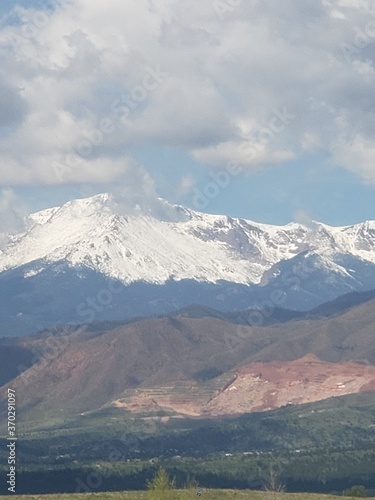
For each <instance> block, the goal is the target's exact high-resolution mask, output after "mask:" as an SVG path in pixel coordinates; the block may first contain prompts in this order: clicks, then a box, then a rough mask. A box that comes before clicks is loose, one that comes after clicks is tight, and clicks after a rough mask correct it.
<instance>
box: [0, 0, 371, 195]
mask: <svg viewBox="0 0 375 500" xmlns="http://www.w3.org/2000/svg"><path fill="white" fill-rule="evenodd" d="M223 1H225V0H223ZM54 4H55V5H54V9H48V10H38V8H36V7H33V8H31V7H30V8H25V7H22V8H21V7H17V8H16V9H15V10H14V12H13V18H12V19H13V21H12V24H4V22H3V24H2V25H1V27H0V43H1V49H0V56H1V58H2V61H3V62H2V80H1V83H0V95H1V97H0V126H3V127H6V129H7V130H6V134H5V133H3V135H0V151H1V153H0V183H1V184H3V185H18V184H33V183H34V184H59V183H60V184H62V183H66V184H72V183H101V184H105V183H114V182H116V181H117V180H118V179H123V178H124V177H126V176H127V177H128V179H131V178H133V179H135V178H136V175H133V174H132V173H131V172H132V171H133V170H137V169H138V168H139V166H138V165H137V164H136V163H135V162H134V161H133V160H132V158H131V154H130V151H131V150H132V149H133V150H134V149H137V148H140V147H146V146H143V145H147V144H150V143H152V144H157V145H159V146H160V147H172V148H178V149H180V150H181V151H184V152H185V153H188V154H189V155H190V156H191V157H192V158H193V159H194V160H196V161H198V162H200V163H204V164H209V165H217V166H224V165H225V164H227V163H228V162H230V161H235V162H237V163H239V164H240V165H241V166H242V167H243V168H244V169H245V170H247V171H249V172H252V171H256V170H259V169H260V168H264V167H267V166H268V165H276V164H279V163H284V162H286V161H288V160H290V159H292V158H297V159H298V154H300V152H303V153H309V154H314V153H316V152H319V151H321V152H322V151H323V152H324V153H326V154H328V155H330V156H331V158H332V161H333V162H334V163H335V164H336V165H337V166H339V167H342V168H345V169H348V170H350V171H352V172H355V173H356V174H357V175H358V176H360V177H361V178H362V179H364V181H365V182H372V180H373V170H372V166H371V165H373V155H374V148H375V97H374V93H373V88H374V83H375V71H374V62H375V13H373V12H372V10H371V3H370V2H366V1H363V2H361V3H360V5H361V6H360V5H359V4H358V2H355V1H354V0H340V1H333V0H301V1H300V2H296V1H294V0H293V1H292V0H285V1H283V2H280V1H279V0H269V1H267V2H263V1H261V0H253V1H249V2H240V3H239V5H238V6H237V7H231V8H228V9H226V10H225V12H223V13H222V14H221V15H219V13H218V11H217V9H216V10H215V2H213V1H212V0H199V1H198V0H194V1H193V2H191V3H183V2H178V1H177V0H165V1H163V2H157V1H155V0H128V1H127V2H123V1H122V0H108V1H107V2H105V3H103V2H99V3H98V2H96V3H95V2H92V1H91V0H70V1H69V2H57V1H55V2H54ZM228 5H229V4H228ZM14 19H16V20H17V22H15V21H14ZM371 23H372V24H371ZM348 47H349V49H348ZM283 109H287V110H288V113H290V114H292V115H293V116H294V118H293V120H289V122H288V123H284V124H280V122H278V123H275V121H272V120H273V118H274V117H275V110H279V111H280V110H283ZM343 123H345V125H343ZM281 125H284V126H283V127H282V126H281ZM273 126H275V127H276V128H272V127H273ZM265 129H270V130H271V131H272V132H273V136H272V137H271V136H270V134H268V136H267V135H266V132H264V130H265ZM254 151H255V152H256V154H255V153H254ZM57 164H58V165H60V166H61V165H62V166H63V167H65V174H64V175H60V176H59V175H58V174H56V165H57ZM63 167H61V168H63ZM150 172H151V175H152V167H150ZM141 177H142V179H143V180H144V181H145V179H144V177H143V176H141ZM138 180H140V179H138ZM134 182H135V181H134ZM146 184H147V183H146ZM134 187H135V188H137V186H135V185H134ZM184 189H185V188H184Z"/></svg>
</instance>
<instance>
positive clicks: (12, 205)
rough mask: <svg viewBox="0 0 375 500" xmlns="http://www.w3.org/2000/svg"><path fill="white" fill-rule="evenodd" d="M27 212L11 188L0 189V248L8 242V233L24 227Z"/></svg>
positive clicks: (10, 233)
mask: <svg viewBox="0 0 375 500" xmlns="http://www.w3.org/2000/svg"><path fill="white" fill-rule="evenodd" d="M27 214H28V210H27V207H26V206H25V204H24V203H23V202H21V201H20V200H19V198H18V197H17V196H16V194H15V193H14V191H13V190H12V189H2V190H0V249H1V248H3V247H4V246H5V245H6V244H7V243H8V241H9V236H10V235H12V234H16V233H19V232H20V231H23V230H24V229H25V228H26V225H27Z"/></svg>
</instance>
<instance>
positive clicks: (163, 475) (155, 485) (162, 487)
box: [147, 467, 174, 500]
mask: <svg viewBox="0 0 375 500" xmlns="http://www.w3.org/2000/svg"><path fill="white" fill-rule="evenodd" d="M173 488H174V480H171V479H170V477H169V476H168V472H167V471H166V470H165V469H163V468H162V467H160V468H159V469H158V470H157V472H156V474H155V476H154V477H153V478H152V480H151V481H149V482H148V483H147V490H148V495H147V496H148V498H150V499H152V500H169V499H171V500H172V499H173V492H172V490H173Z"/></svg>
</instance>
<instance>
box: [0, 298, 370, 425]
mask: <svg viewBox="0 0 375 500" xmlns="http://www.w3.org/2000/svg"><path fill="white" fill-rule="evenodd" d="M374 324H375V300H371V301H369V302H366V303H364V304H361V305H360V306H356V307H353V308H351V309H349V310H348V311H346V312H344V313H343V314H340V315H338V316H335V317H331V318H326V319H318V318H317V319H302V320H294V321H290V322H287V323H284V324H279V325H271V326H267V327H258V328H256V327H248V326H244V325H235V324H232V323H229V322H227V321H223V320H220V319H217V318H210V317H205V318H197V319H195V318H187V317H184V316H179V317H174V318H173V317H165V318H155V319H145V320H140V321H136V322H134V323H131V324H128V325H124V326H118V327H116V328H114V329H112V330H103V331H90V330H89V329H87V328H80V329H78V330H76V331H75V330H74V329H73V330H71V331H70V332H68V333H66V334H64V332H63V333H62V334H61V335H60V336H58V335H57V336H54V337H51V336H50V335H48V334H47V333H48V332H46V333H45V334H43V335H33V336H30V337H25V338H23V339H21V340H20V341H19V342H20V344H19V345H20V346H22V347H23V348H25V349H27V350H29V351H32V352H33V351H34V352H40V353H41V357H40V360H39V362H38V363H37V364H35V365H34V366H33V367H31V368H29V369H26V371H25V372H24V373H22V374H21V375H20V376H19V377H17V378H16V379H14V380H13V381H12V387H13V388H15V389H16V391H17V395H18V401H19V403H18V409H19V414H20V418H21V417H22V418H31V417H37V416H40V415H41V414H43V415H45V416H56V415H62V413H61V412H62V411H63V412H64V413H66V414H72V413H73V414H75V413H79V412H86V411H92V410H95V409H98V408H100V407H101V406H103V405H107V404H111V403H113V402H114V401H116V400H119V399H121V398H123V397H128V396H129V394H130V395H131V394H134V391H138V393H142V391H146V392H147V391H148V393H149V394H150V390H151V394H153V392H152V391H157V392H158V393H159V395H160V387H162V388H164V389H163V391H164V393H163V394H165V387H166V386H167V387H169V391H170V393H171V394H172V393H175V392H176V390H175V389H176V387H179V388H181V387H182V386H185V387H193V386H195V385H196V384H197V391H198V392H197V397H198V398H201V397H203V396H204V397H206V396H207V394H211V395H213V394H214V393H215V391H217V390H219V391H222V390H223V388H225V387H226V386H227V385H228V383H232V382H233V380H232V379H234V378H235V377H236V373H237V374H238V373H242V371H243V370H245V371H246V365H249V364H252V363H261V362H268V363H269V362H276V361H278V362H280V363H282V364H285V368H283V370H284V371H285V372H287V371H288V370H287V368H288V366H287V363H288V362H291V361H293V360H301V358H303V357H304V356H306V355H315V356H316V357H318V358H319V359H320V360H321V361H324V362H326V363H337V364H338V367H336V368H335V372H334V373H335V377H336V379H335V380H336V382H337V383H339V382H340V383H341V384H344V385H345V386H347V388H349V389H350V387H351V385H350V384H351V382H350V381H351V380H355V379H356V378H357V375H358V374H360V377H359V375H358V380H357V382H358V381H359V380H360V379H361V384H360V386H357V385H355V384H354V386H353V387H352V389H350V390H353V392H356V391H358V390H365V389H366V387H367V389H366V390H371V388H372V385H371V383H372V382H371V381H372V380H373V377H374V375H375V372H374V368H373V366H372V367H371V366H370V365H374V364H375V347H374V345H375V344H374V337H375V332H374ZM43 353H44V355H43ZM310 361H311V360H309V359H307V360H306V359H305V361H304V362H303V363H302V362H301V363H302V365H303V368H302V372H304V373H305V375H306V378H309V377H308V373H309V368H308V366H309V363H310ZM348 361H352V362H355V363H356V366H355V367H354V368H353V370H354V371H350V370H352V369H350V370H349V372H350V373H349V372H348V371H347V367H345V366H344V365H343V366H342V367H340V366H339V364H342V363H345V362H348ZM310 364H311V363H310ZM302 365H301V366H302ZM259 366H260V365H259ZM259 366H258V368H257V370H258V371H259V369H260V368H259ZM322 366H323V365H322ZM289 368H290V367H289ZM330 369H331V368H330ZM340 370H341V372H340ZM355 370H357V371H358V373H357V372H356V371H355ZM370 372H371V373H370ZM345 374H346V375H345ZM349 375H350V377H349V379H348V378H347V376H349ZM314 376H315V375H314ZM340 376H342V377H344V376H345V377H346V379H345V380H344V379H343V378H342V377H341V379H340ZM245 378H246V377H245ZM250 378H251V377H250ZM292 378H293V377H292ZM231 380H232V382H231ZM249 380H250V379H249ZM332 380H333V379H332ZM245 382H246V381H245ZM250 382H251V380H250ZM250 382H249V383H250ZM290 382H291V380H290ZM336 382H335V383H336ZM247 383H248V382H246V383H245V386H246V384H247ZM181 384H182V385H181ZM184 384H185V385H184ZM186 384H187V386H186ZM330 384H331V381H329V380H328V381H327V384H326V386H325V387H322V392H321V394H320V397H321V399H323V398H325V397H329V396H332V395H337V394H339V393H343V389H344V388H340V387H339V386H338V385H337V384H336V385H335V386H334V387H333V388H332V390H331V392H329V391H328V389H327V387H329V386H330ZM366 384H367V386H366ZM331 385H332V384H331ZM301 387H302V386H301ZM318 388H319V384H317V390H318ZM284 389H285V388H284ZM5 390H6V386H4V387H3V388H2V389H0V397H1V400H2V402H4V401H5V396H6V391H5ZM178 390H180V389H178ZM186 390H187V393H189V394H190V392H191V391H190V389H186ZM258 390H259V391H262V390H264V391H266V392H268V391H269V388H268V386H267V383H262V384H260V385H259V384H258V385H257V392H258ZM124 391H125V392H124ZM126 391H133V392H132V393H129V392H126ZM207 391H208V392H207ZM210 391H211V392H210ZM277 391H278V392H280V393H282V388H281V387H278V388H277ZM167 392H168V391H167ZM245 392H246V391H245ZM302 392H303V391H302ZM305 392H306V391H305ZM318 392H319V391H318ZM192 393H194V390H192ZM292 393H293V392H292ZM292 393H289V392H287V393H285V398H288V397H289V395H290V394H292ZM344 393H345V391H344ZM305 395H308V393H307V392H306V394H305ZM259 397H261V396H259ZM295 397H297V396H296V395H295ZM285 398H284V399H285ZM314 398H315V399H316V398H318V399H319V394H318V396H314ZM154 399H155V398H154ZM284 399H282V401H284ZM222 404H223V403H222V402H220V405H222ZM269 406H270V405H269ZM231 412H235V409H233V408H232V410H231Z"/></svg>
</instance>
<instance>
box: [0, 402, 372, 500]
mask: <svg viewBox="0 0 375 500" xmlns="http://www.w3.org/2000/svg"><path fill="white" fill-rule="evenodd" d="M159 417H160V416H156V415H155V416H154V417H153V418H149V416H148V417H147V418H145V417H144V416H142V415H138V416H137V418H134V416H132V415H128V414H126V413H124V412H123V411H121V410H115V409H105V410H103V411H101V412H95V413H92V414H87V415H84V416H77V417H75V418H72V419H63V420H62V421H52V420H50V421H49V425H48V426H46V425H45V423H43V422H39V423H38V422H34V423H33V422H28V423H27V425H26V424H24V423H22V422H20V424H19V426H18V441H17V486H18V487H17V492H18V493H20V494H21V493H22V494H34V495H35V494H40V493H45V494H47V493H50V494H53V493H57V492H66V493H72V494H74V493H91V492H94V493H97V494H99V498H106V497H105V496H103V495H104V493H100V492H101V491H103V492H106V491H122V490H126V491H134V490H145V489H146V488H147V484H148V483H149V481H150V480H152V478H153V477H154V475H155V473H156V471H157V470H158V469H159V468H160V467H163V468H165V469H166V470H167V472H168V474H169V476H170V477H172V478H175V480H176V482H175V486H176V487H177V488H183V487H184V486H185V485H186V484H187V483H188V478H194V480H195V481H197V484H199V485H200V486H203V487H205V488H208V490H207V492H206V498H210V497H209V496H207V495H208V492H209V489H210V488H215V491H216V494H217V492H218V490H219V489H229V488H235V489H237V490H238V493H237V497H238V498H252V497H249V496H248V497H246V496H245V497H243V496H242V497H241V496H238V495H240V494H246V495H250V493H249V492H247V493H246V492H245V491H244V490H248V489H249V488H250V489H252V490H261V489H262V488H264V485H265V483H266V481H267V476H268V474H269V471H270V470H274V471H276V473H277V476H278V478H279V479H280V481H281V482H282V483H283V484H284V485H285V489H286V491H288V492H299V491H304V492H311V493H312V492H316V493H319V492H321V493H331V494H341V493H342V492H343V490H345V489H348V488H351V487H353V486H356V485H363V486H364V487H365V488H366V491H367V494H369V495H373V494H374V491H375V424H374V422H375V404H374V393H362V394H360V395H357V396H348V397H342V398H332V399H330V400H326V401H321V402H318V403H312V404H308V405H302V406H299V407H293V406H290V407H284V408H282V409H280V410H276V411H270V412H263V413H254V414H249V415H243V416H241V417H237V418H231V419H217V420H209V419H207V420H202V419H190V420H185V419H176V418H170V420H169V421H168V422H167V423H163V421H162V419H160V418H159ZM6 449H7V448H6V440H5V436H4V434H3V438H2V439H1V438H0V481H1V483H0V494H2V495H5V494H7V490H6V488H5V485H6V473H7V467H6V466H5V464H6V458H7V457H6V453H7V452H6ZM239 490H242V491H239ZM142 494H143V495H145V493H142V491H140V492H139V493H137V494H135V493H134V494H132V495H133V497H132V496H126V494H125V493H124V494H122V495H123V496H117V497H116V496H112V497H108V498H143V497H142ZM223 494H224V493H223ZM251 494H252V493H251ZM113 495H119V493H113ZM128 495H129V494H128ZM134 495H138V496H134ZM176 495H182V496H176V497H174V498H185V497H184V496H183V495H186V492H184V491H181V492H179V493H176ZM353 496H359V495H353ZM12 498H16V497H15V496H12ZM30 498H32V497H30ZM34 498H38V497H34ZM44 498H47V497H43V499H44ZM51 498H53V497H51ZM55 498H56V497H55ZM62 498H74V496H73V497H69V496H67V497H62ZM83 498H84V497H83ZM86 498H89V497H86ZM92 498H98V497H95V496H92ZM164 498H165V497H164ZM215 498H220V497H219V496H216V497H215ZM222 498H226V497H225V496H224V497H222ZM231 498H233V496H232V497H231ZM254 498H255V497H254ZM262 498H263V497H262ZM285 498H287V497H285Z"/></svg>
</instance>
